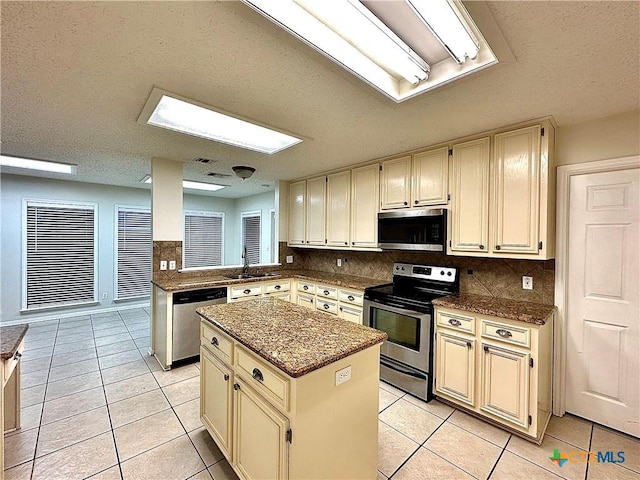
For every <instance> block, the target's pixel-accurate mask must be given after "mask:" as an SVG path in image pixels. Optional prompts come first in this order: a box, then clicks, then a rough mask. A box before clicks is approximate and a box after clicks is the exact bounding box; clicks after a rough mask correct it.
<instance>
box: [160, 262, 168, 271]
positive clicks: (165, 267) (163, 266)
mask: <svg viewBox="0 0 640 480" xmlns="http://www.w3.org/2000/svg"><path fill="white" fill-rule="evenodd" d="M166 269H167V261H166V260H160V270H166Z"/></svg>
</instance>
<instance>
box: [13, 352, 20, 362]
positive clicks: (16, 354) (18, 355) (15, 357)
mask: <svg viewBox="0 0 640 480" xmlns="http://www.w3.org/2000/svg"><path fill="white" fill-rule="evenodd" d="M21 356H22V354H21V353H20V352H16V353H15V354H14V355H13V359H14V360H17V359H19V358H20V357H21Z"/></svg>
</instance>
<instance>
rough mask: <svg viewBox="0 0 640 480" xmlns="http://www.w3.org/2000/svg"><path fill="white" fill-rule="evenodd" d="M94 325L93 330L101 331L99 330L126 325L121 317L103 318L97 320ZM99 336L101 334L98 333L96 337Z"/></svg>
mask: <svg viewBox="0 0 640 480" xmlns="http://www.w3.org/2000/svg"><path fill="white" fill-rule="evenodd" d="M92 325H93V331H94V332H99V331H104V330H107V329H109V328H115V327H124V322H123V321H122V320H120V318H114V319H113V320H108V319H103V320H97V321H95V322H94V323H93V324H92ZM109 335H110V334H109ZM97 336H99V335H96V337H97Z"/></svg>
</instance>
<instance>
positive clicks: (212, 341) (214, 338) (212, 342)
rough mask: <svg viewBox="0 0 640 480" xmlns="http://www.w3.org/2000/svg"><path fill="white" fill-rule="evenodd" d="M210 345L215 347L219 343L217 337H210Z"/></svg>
mask: <svg viewBox="0 0 640 480" xmlns="http://www.w3.org/2000/svg"><path fill="white" fill-rule="evenodd" d="M211 345H213V346H214V347H217V346H218V345H219V342H218V339H217V338H216V337H211Z"/></svg>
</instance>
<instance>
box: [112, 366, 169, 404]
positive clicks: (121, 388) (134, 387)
mask: <svg viewBox="0 0 640 480" xmlns="http://www.w3.org/2000/svg"><path fill="white" fill-rule="evenodd" d="M157 388H160V387H159V386H158V382H156V379H155V378H154V377H153V375H151V373H146V374H144V375H140V376H139V377H134V378H128V379H126V380H122V381H120V382H115V383H110V384H108V385H105V386H104V391H105V393H106V394H107V400H108V401H109V403H113V402H118V401H120V400H124V399H125V398H129V397H135V396H136V395H140V394H141V393H144V392H149V391H151V390H155V389H157Z"/></svg>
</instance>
